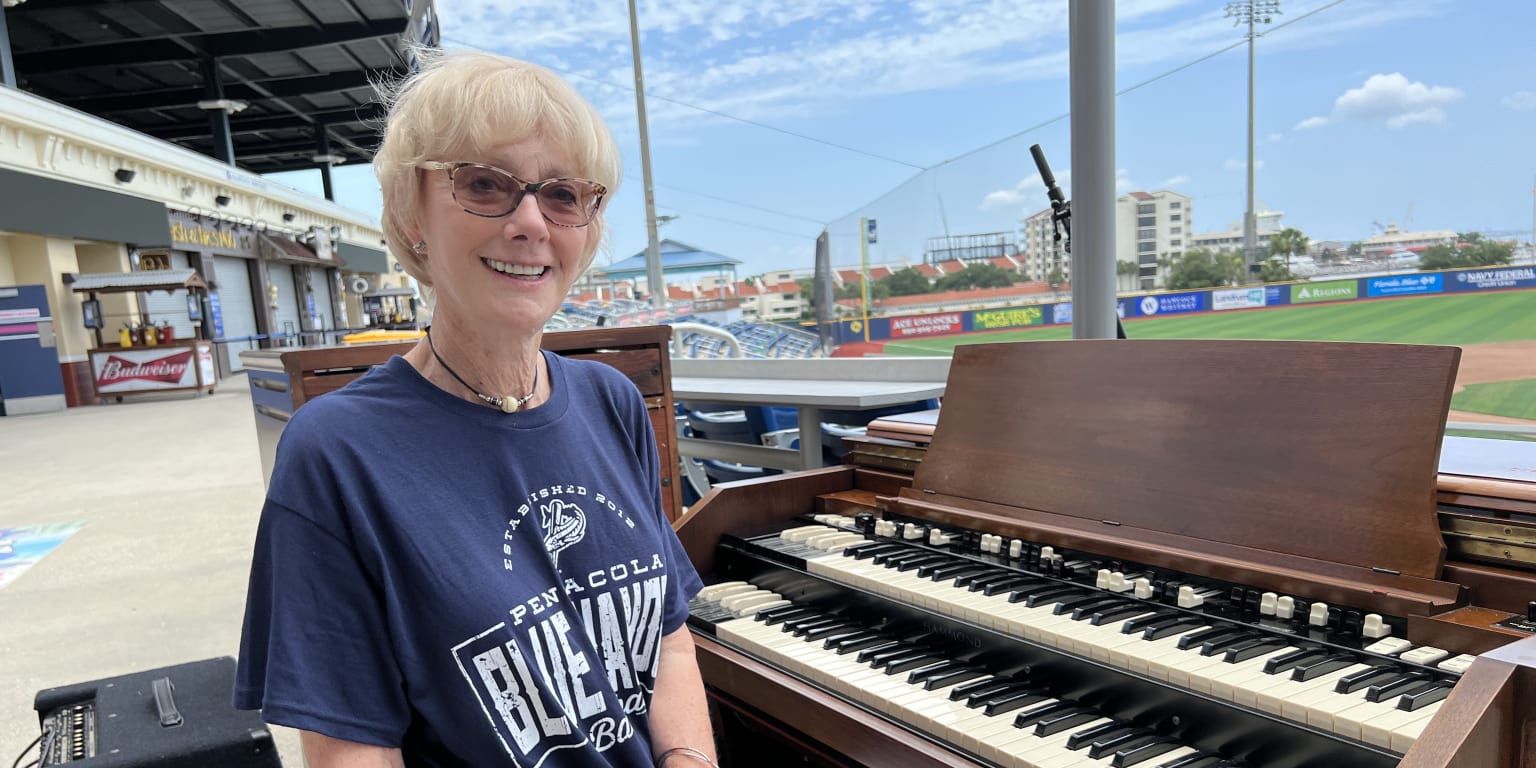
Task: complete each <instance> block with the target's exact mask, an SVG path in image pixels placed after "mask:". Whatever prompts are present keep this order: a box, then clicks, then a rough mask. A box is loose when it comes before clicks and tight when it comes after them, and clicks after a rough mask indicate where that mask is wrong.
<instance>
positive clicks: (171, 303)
mask: <svg viewBox="0 0 1536 768" xmlns="http://www.w3.org/2000/svg"><path fill="white" fill-rule="evenodd" d="M170 261H171V269H186V268H187V267H188V266H189V265H188V264H187V255H186V254H185V253H176V252H174V251H173V252H172V253H171V254H170ZM145 296H146V300H145V302H144V309H145V311H147V312H148V313H149V321H150V322H152V323H154V324H155V325H156V326H161V325H164V324H165V323H167V322H169V323H170V324H171V327H172V328H175V329H176V338H178V339H190V338H192V320H191V319H190V318H188V317H187V292H186V291H185V290H180V291H172V292H170V293H166V292H165V291H150V292H148V293H147V294H145Z"/></svg>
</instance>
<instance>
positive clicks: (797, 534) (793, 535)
mask: <svg viewBox="0 0 1536 768" xmlns="http://www.w3.org/2000/svg"><path fill="white" fill-rule="evenodd" d="M836 530H837V529H836V528H831V527H828V526H825V525H802V526H800V527H798V528H786V529H784V530H782V531H780V532H779V538H780V539H783V540H784V541H787V542H790V543H792V544H799V543H801V542H803V541H805V540H806V539H809V538H810V537H812V536H815V535H816V534H818V533H833V532H835V531H836Z"/></svg>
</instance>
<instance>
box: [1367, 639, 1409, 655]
mask: <svg viewBox="0 0 1536 768" xmlns="http://www.w3.org/2000/svg"><path fill="white" fill-rule="evenodd" d="M1412 647H1413V643H1410V642H1408V639H1407V638H1403V637H1388V638H1386V639H1383V640H1379V641H1377V642H1374V643H1371V644H1370V645H1367V646H1366V647H1365V650H1367V651H1370V652H1371V653H1379V654H1381V655H1383V656H1391V655H1392V654H1395V653H1402V652H1403V651H1406V650H1408V649H1409V648H1412Z"/></svg>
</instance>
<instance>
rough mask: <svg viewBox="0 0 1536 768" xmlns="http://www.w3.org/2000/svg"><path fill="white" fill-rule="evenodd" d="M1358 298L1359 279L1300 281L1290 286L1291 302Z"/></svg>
mask: <svg viewBox="0 0 1536 768" xmlns="http://www.w3.org/2000/svg"><path fill="white" fill-rule="evenodd" d="M1358 298H1360V281H1359V280H1335V281H1333V282H1329V283H1301V284H1299V285H1293V286H1291V303H1292V304H1311V303H1312V302H1315V301H1344V300H1345V299H1358Z"/></svg>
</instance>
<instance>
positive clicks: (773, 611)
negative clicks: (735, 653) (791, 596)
mask: <svg viewBox="0 0 1536 768" xmlns="http://www.w3.org/2000/svg"><path fill="white" fill-rule="evenodd" d="M819 613H820V612H819V611H815V610H812V609H810V608H807V607H805V606H803V605H781V606H779V607H777V608H769V609H768V610H766V611H758V612H757V614H756V615H755V616H753V617H752V618H754V619H756V620H758V621H761V622H763V623H765V624H767V625H769V626H773V625H774V624H777V623H779V622H781V621H785V620H787V619H791V618H796V617H799V616H809V615H811V614H819Z"/></svg>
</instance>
